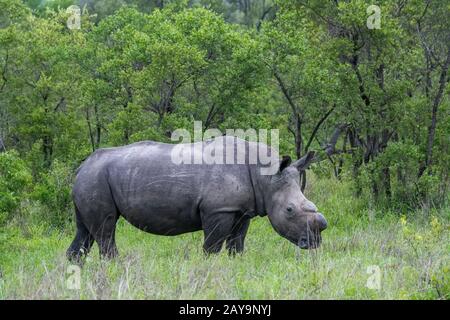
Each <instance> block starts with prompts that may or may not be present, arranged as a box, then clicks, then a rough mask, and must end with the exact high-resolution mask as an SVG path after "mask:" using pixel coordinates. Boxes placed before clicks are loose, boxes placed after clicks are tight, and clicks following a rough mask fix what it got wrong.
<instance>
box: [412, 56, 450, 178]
mask: <svg viewBox="0 0 450 320" xmlns="http://www.w3.org/2000/svg"><path fill="white" fill-rule="evenodd" d="M449 65H450V48H448V51H447V58H446V60H445V63H444V65H443V66H442V70H441V75H440V79H439V88H438V91H437V93H436V96H435V97H434V100H433V105H432V108H431V124H430V126H429V127H428V139H427V147H426V152H425V163H424V165H422V166H421V168H420V170H419V177H420V176H422V175H423V173H424V172H425V170H426V169H427V168H429V167H430V165H431V164H432V161H433V144H434V136H435V133H436V124H437V112H438V108H439V105H440V103H441V101H442V97H443V94H444V89H445V85H446V83H447V72H448V68H449ZM428 172H429V174H431V173H432V172H431V168H429V171H428Z"/></svg>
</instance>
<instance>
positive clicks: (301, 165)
mask: <svg viewBox="0 0 450 320" xmlns="http://www.w3.org/2000/svg"><path fill="white" fill-rule="evenodd" d="M314 153H315V152H314V151H309V152H308V153H307V154H306V155H304V156H303V157H301V158H300V159H298V160H297V161H295V162H294V163H293V164H292V166H294V167H296V168H297V170H298V171H303V170H305V169H306V168H308V166H309V165H310V164H311V162H312V160H313V159H314Z"/></svg>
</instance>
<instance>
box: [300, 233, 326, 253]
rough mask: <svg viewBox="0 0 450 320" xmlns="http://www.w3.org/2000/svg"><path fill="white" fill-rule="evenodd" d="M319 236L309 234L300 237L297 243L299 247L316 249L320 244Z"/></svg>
mask: <svg viewBox="0 0 450 320" xmlns="http://www.w3.org/2000/svg"><path fill="white" fill-rule="evenodd" d="M321 240H322V239H321V236H320V234H319V235H316V236H309V237H301V238H300V239H299V240H298V242H297V245H298V246H299V247H300V249H317V248H318V247H319V246H320V243H321Z"/></svg>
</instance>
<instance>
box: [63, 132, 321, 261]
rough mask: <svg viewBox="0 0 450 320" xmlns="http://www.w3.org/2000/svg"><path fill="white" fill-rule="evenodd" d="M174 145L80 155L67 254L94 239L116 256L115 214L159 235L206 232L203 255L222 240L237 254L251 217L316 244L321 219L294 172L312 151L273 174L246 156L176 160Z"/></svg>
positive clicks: (75, 254)
mask: <svg viewBox="0 0 450 320" xmlns="http://www.w3.org/2000/svg"><path fill="white" fill-rule="evenodd" d="M223 141H224V144H230V143H231V144H233V146H232V147H234V148H235V149H236V146H237V145H239V144H240V145H242V144H244V145H245V148H246V150H247V151H248V150H249V148H254V147H256V145H258V146H259V147H260V148H268V147H267V146H266V145H263V144H256V143H248V142H246V141H244V140H241V139H237V138H231V137H228V138H226V139H223ZM199 143H203V144H205V145H206V144H208V142H199ZM193 145H194V144H189V145H188V144H186V145H184V146H185V147H187V148H189V147H192V146H193ZM174 146H175V145H174V144H164V143H157V142H151V141H144V142H139V143H135V144H131V145H128V146H124V147H118V148H108V149H99V150H97V151H96V152H94V153H93V154H92V155H91V156H90V157H89V158H88V159H86V160H85V162H84V163H83V164H82V165H81V167H80V168H79V170H78V172H77V176H76V181H75V184H74V187H73V200H74V204H75V209H76V224H77V234H76V236H75V239H74V241H73V242H72V244H71V246H70V247H69V249H68V251H67V255H68V257H69V259H71V260H75V261H80V260H79V259H80V258H82V256H83V255H84V254H87V253H88V252H89V250H90V248H91V246H92V244H93V242H94V240H95V241H96V242H97V243H98V245H99V248H100V254H101V255H102V256H104V257H114V256H116V255H117V248H116V244H115V237H114V234H115V228H116V222H117V220H118V218H119V217H120V216H122V217H123V218H125V219H126V220H127V221H128V222H130V223H131V224H132V225H134V226H135V227H137V228H139V229H141V230H144V231H147V232H149V233H153V234H158V235H170V236H173V235H178V234H182V233H186V232H193V231H197V230H203V232H204V244H203V248H204V250H205V251H206V252H207V253H215V252H219V251H220V250H221V248H222V245H223V243H224V242H226V247H227V249H228V250H229V252H230V253H235V252H241V251H242V250H243V248H244V239H245V236H246V233H247V229H248V226H249V222H250V219H251V218H253V217H255V216H257V215H259V216H265V215H266V214H267V215H268V217H269V220H270V222H271V224H272V226H273V227H274V229H275V230H276V231H277V232H278V233H279V234H280V235H281V236H283V237H285V238H286V239H288V240H289V241H291V242H292V243H294V244H295V245H298V246H299V247H300V248H304V249H307V248H315V247H317V246H318V245H319V244H320V241H321V238H320V232H321V231H322V230H324V229H325V228H326V225H327V223H326V220H325V218H324V217H323V216H322V215H321V214H320V213H318V211H317V208H316V206H315V205H314V204H313V203H312V202H311V201H309V200H307V199H306V198H305V196H304V195H303V193H302V192H301V190H300V186H299V170H302V169H304V168H305V167H306V166H307V165H308V162H309V161H310V160H311V155H308V156H307V157H306V158H302V159H300V160H298V161H296V162H295V163H293V164H291V165H290V159H287V158H285V159H284V160H283V161H282V162H281V164H280V169H279V170H278V173H276V174H274V175H261V173H260V168H261V167H262V165H261V164H248V161H246V164H212V165H208V164H179V165H176V164H174V163H173V162H172V161H171V151H172V149H173V148H174ZM224 147H225V145H224ZM269 152H270V149H269ZM247 160H248V159H247Z"/></svg>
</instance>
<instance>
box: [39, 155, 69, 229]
mask: <svg viewBox="0 0 450 320" xmlns="http://www.w3.org/2000/svg"><path fill="white" fill-rule="evenodd" d="M72 178H73V173H72V170H71V168H70V167H68V166H67V165H65V164H64V163H62V162H60V161H58V160H55V161H54V162H53V164H52V166H51V168H50V170H49V171H48V172H47V173H44V174H42V176H41V178H40V182H39V183H38V184H37V185H36V187H35V188H34V190H33V194H32V198H33V199H34V200H36V201H39V202H40V204H41V205H42V207H43V208H45V209H46V210H45V211H46V212H43V214H42V216H41V218H42V219H44V220H45V222H46V223H48V224H50V225H53V226H56V227H61V226H64V225H66V224H67V223H69V221H71V217H72V215H71V214H69V212H71V211H72V197H71V190H72Z"/></svg>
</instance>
